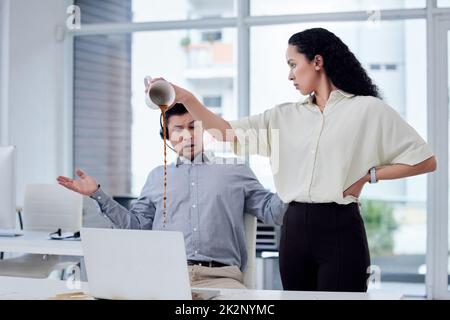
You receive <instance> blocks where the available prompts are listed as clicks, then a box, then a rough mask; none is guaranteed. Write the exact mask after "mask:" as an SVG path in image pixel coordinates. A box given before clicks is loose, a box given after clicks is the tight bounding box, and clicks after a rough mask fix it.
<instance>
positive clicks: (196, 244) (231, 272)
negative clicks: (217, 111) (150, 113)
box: [57, 104, 288, 288]
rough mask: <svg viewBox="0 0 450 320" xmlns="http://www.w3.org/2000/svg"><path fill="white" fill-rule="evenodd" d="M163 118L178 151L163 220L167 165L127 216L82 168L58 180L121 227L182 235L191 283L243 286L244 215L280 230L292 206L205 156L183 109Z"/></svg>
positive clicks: (237, 168) (243, 169) (242, 168)
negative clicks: (74, 174)
mask: <svg viewBox="0 0 450 320" xmlns="http://www.w3.org/2000/svg"><path fill="white" fill-rule="evenodd" d="M166 119H167V124H168V128H167V135H168V139H169V141H170V143H171V145H172V146H173V149H174V150H175V152H177V154H178V158H177V160H176V162H175V163H173V164H170V165H168V168H167V219H166V223H164V217H163V210H164V208H163V193H164V185H163V181H164V168H163V166H159V167H157V168H155V169H153V170H152V171H151V172H150V173H149V175H148V178H147V181H146V183H145V185H144V188H143V189H142V192H141V195H140V197H139V198H138V199H137V201H136V202H135V203H134V204H133V206H132V208H131V209H130V210H129V211H128V210H127V209H125V208H124V207H122V206H120V205H119V204H118V203H117V202H115V201H114V200H113V199H112V198H111V197H110V196H109V195H107V194H106V193H105V192H104V191H103V190H102V189H101V187H100V186H99V185H98V183H97V181H96V180H95V179H94V178H93V177H90V176H88V175H86V174H85V173H84V172H83V171H81V170H77V175H78V176H79V179H77V180H73V179H70V178H67V177H61V176H60V177H58V179H57V180H58V182H59V183H60V184H61V185H63V186H65V187H67V188H69V189H71V190H73V191H75V192H79V193H81V194H83V195H87V196H90V197H91V198H93V199H94V200H96V201H97V203H98V204H99V207H100V210H101V212H102V213H103V214H104V215H105V216H106V217H108V218H109V219H110V220H111V221H112V223H113V225H114V226H115V227H117V228H129V229H153V230H172V231H181V232H183V234H184V239H185V243H186V253H187V259H188V265H189V267H188V269H189V275H190V279H191V284H192V286H196V287H217V288H245V286H244V285H243V283H242V282H243V275H242V271H243V270H245V267H246V263H247V252H246V245H245V233H244V222H243V216H244V213H248V214H252V215H254V216H256V217H257V218H258V219H260V220H262V221H264V222H265V223H269V224H277V225H281V224H282V221H283V215H284V212H285V211H286V209H287V206H288V205H287V204H284V203H283V202H282V201H281V200H280V198H279V197H278V196H277V195H276V194H273V193H271V192H269V191H267V190H265V189H264V187H263V186H262V185H261V184H260V183H259V181H258V180H257V179H256V177H255V175H254V174H253V172H252V171H251V169H250V168H249V167H248V166H246V165H244V164H235V163H233V164H227V162H226V161H224V159H223V158H216V157H215V156H214V155H213V154H212V153H208V152H204V148H203V141H202V137H203V129H202V128H201V126H200V124H199V123H198V122H196V121H194V120H193V118H192V116H191V115H190V114H189V113H188V111H187V110H186V108H185V107H184V106H183V105H182V104H176V105H175V106H173V107H172V108H170V109H169V110H168V111H167V112H166ZM160 134H161V135H162V134H163V132H162V131H161V132H160ZM161 152H162V150H161ZM228 162H229V161H228ZM161 245H162V246H163V245H164V244H163V243H162V244H161ZM168 249H169V248H168Z"/></svg>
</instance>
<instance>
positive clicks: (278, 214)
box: [241, 165, 289, 225]
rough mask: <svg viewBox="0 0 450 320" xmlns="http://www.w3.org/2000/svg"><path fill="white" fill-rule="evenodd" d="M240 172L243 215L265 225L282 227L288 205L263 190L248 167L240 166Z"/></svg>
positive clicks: (276, 196) (274, 194)
mask: <svg viewBox="0 0 450 320" xmlns="http://www.w3.org/2000/svg"><path fill="white" fill-rule="evenodd" d="M241 172H242V174H241V182H242V184H243V185H244V191H245V206H244V213H248V214H251V215H254V216H255V217H256V218H258V219H259V220H261V221H263V222H264V223H267V224H276V225H282V224H283V217H284V214H285V212H286V210H287V208H288V206H289V204H287V203H284V202H283V201H282V200H281V199H280V198H279V197H278V195H277V194H276V193H273V192H270V191H269V190H267V189H265V188H264V187H263V186H262V184H261V183H260V182H259V181H258V179H257V178H256V176H255V174H254V173H253V171H252V170H251V169H250V168H249V167H248V166H246V165H242V166H241Z"/></svg>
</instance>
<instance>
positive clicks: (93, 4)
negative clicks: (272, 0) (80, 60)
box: [76, 0, 236, 24]
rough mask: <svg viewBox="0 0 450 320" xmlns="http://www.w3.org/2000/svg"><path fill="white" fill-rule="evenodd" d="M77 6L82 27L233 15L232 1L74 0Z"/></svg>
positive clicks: (233, 2)
mask: <svg viewBox="0 0 450 320" xmlns="http://www.w3.org/2000/svg"><path fill="white" fill-rule="evenodd" d="M76 4H77V5H78V6H80V9H81V23H82V24H93V23H126V22H157V21H163V20H165V21H173V20H195V19H202V18H211V17H233V16H236V4H235V1H234V0H213V1H211V0H166V1H159V0H102V1H91V0H77V1H76ZM124 9H125V10H124Z"/></svg>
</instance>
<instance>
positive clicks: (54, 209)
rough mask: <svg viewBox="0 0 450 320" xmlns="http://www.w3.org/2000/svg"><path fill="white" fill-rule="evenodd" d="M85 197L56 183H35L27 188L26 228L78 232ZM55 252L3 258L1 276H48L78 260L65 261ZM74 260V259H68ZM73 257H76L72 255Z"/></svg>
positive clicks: (24, 220) (75, 263) (24, 221)
mask: <svg viewBox="0 0 450 320" xmlns="http://www.w3.org/2000/svg"><path fill="white" fill-rule="evenodd" d="M82 202H83V197H82V196H81V195H79V194H77V193H75V192H72V191H69V190H67V189H65V188H64V187H61V186H59V185H57V184H54V185H53V184H32V185H27V186H26V189H25V198H24V207H23V227H24V228H23V229H24V230H25V231H45V232H48V233H52V232H54V231H56V230H57V229H59V228H61V229H63V230H65V231H66V230H67V231H74V232H75V231H79V230H80V228H81V217H82ZM64 259H66V258H60V257H59V256H56V255H39V254H24V255H21V256H19V257H14V258H9V259H4V260H0V276H10V277H28V278H47V277H49V276H50V274H51V273H52V272H53V271H55V270H58V271H61V275H63V274H64V272H63V271H64V270H65V269H66V268H73V267H74V266H75V265H79V263H80V262H79V261H62V260H64ZM69 260H71V259H69ZM72 260H76V259H75V258H72Z"/></svg>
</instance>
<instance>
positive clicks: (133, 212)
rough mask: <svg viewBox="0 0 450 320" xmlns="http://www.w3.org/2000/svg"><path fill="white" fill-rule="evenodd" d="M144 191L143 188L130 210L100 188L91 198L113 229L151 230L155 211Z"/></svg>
mask: <svg viewBox="0 0 450 320" xmlns="http://www.w3.org/2000/svg"><path fill="white" fill-rule="evenodd" d="M144 191H145V187H144V190H143V191H142V193H141V196H140V197H139V198H138V199H137V200H136V201H135V202H134V203H133V206H132V207H131V209H130V210H127V209H126V208H124V207H122V206H121V205H120V204H119V203H117V201H115V200H113V199H112V197H111V196H110V195H108V194H107V193H105V192H104V191H103V190H102V189H101V188H99V189H98V190H97V191H96V192H95V193H94V194H93V195H92V196H91V198H92V199H94V200H95V201H96V202H97V204H98V206H99V208H100V211H101V212H102V213H103V215H104V216H105V217H106V218H108V219H109V220H110V221H111V222H112V223H113V225H114V227H115V228H118V229H146V230H147V229H151V228H152V225H153V219H154V217H155V210H156V209H155V206H154V205H153V203H152V202H151V201H150V199H149V197H148V196H147V195H146V194H145V192H144Z"/></svg>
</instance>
